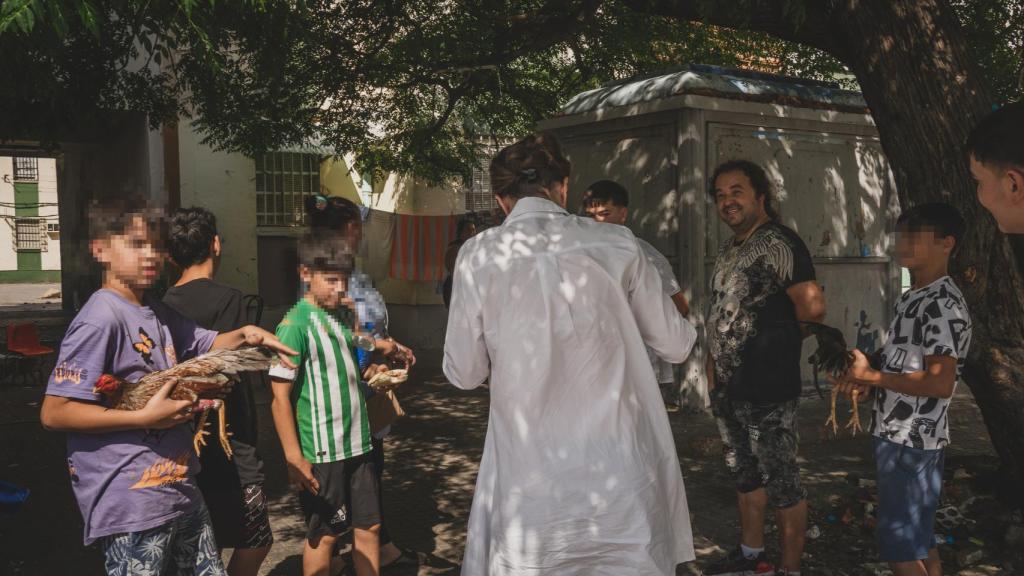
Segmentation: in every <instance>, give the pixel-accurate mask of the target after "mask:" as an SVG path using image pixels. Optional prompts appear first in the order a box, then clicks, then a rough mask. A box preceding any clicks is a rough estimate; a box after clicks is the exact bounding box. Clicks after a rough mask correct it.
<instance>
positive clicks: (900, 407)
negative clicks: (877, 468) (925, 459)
mask: <svg viewBox="0 0 1024 576" xmlns="http://www.w3.org/2000/svg"><path fill="white" fill-rule="evenodd" d="M970 346H971V318H970V315H969V314H968V313H967V304H966V303H965V302H964V297H963V295H962V294H961V293H960V289H959V288H957V287H956V284H954V283H953V280H952V279H951V278H950V277H949V276H943V277H942V278H939V279H938V280H936V281H935V282H932V283H931V284H929V285H927V286H925V287H923V288H919V289H917V290H908V291H907V292H906V293H905V294H903V296H901V297H900V299H899V301H898V302H897V303H896V311H895V315H894V317H893V320H892V325H891V326H890V327H889V334H888V336H887V337H886V343H885V347H884V348H883V349H882V371H883V372H889V373H894V374H907V373H910V372H921V371H923V370H925V368H926V366H925V357H927V356H950V357H953V358H956V375H957V378H959V377H960V375H961V373H962V371H963V367H964V362H965V361H966V360H967V351H968V349H969V348H970ZM875 394H876V396H875V406H874V418H873V421H872V425H871V431H872V433H873V434H874V435H875V436H878V437H879V438H881V439H883V440H888V441H890V442H895V443H897V444H903V445H905V446H913V447H914V448H918V449H923V450H936V449H939V448H942V447H944V446H945V445H946V444H949V402H950V399H949V398H926V397H922V396H910V395H908V394H902V393H899V392H893V391H892V390H885V389H882V388H878V389H877V390H876V391H875Z"/></svg>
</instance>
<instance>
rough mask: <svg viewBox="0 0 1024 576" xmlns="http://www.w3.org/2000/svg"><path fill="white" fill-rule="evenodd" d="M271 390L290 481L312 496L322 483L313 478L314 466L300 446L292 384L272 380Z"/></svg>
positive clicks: (275, 417) (274, 415)
mask: <svg viewBox="0 0 1024 576" xmlns="http://www.w3.org/2000/svg"><path fill="white" fill-rule="evenodd" d="M270 388H271V391H272V392H273V395H274V398H273V400H272V401H271V402H270V413H271V414H272V415H273V417H274V427H275V428H277V437H278V439H279V440H280V441H281V448H282V449H283V450H284V459H285V462H286V463H287V464H288V480H289V481H290V482H291V483H292V484H293V485H295V487H297V488H299V489H300V490H306V491H308V492H310V493H312V494H314V495H315V494H316V493H317V492H319V491H320V483H319V482H317V480H316V478H314V477H313V465H312V464H310V462H309V460H306V458H305V457H304V456H303V455H302V448H301V447H300V446H299V434H298V432H296V430H295V411H294V410H292V400H291V393H292V382H291V381H290V380H281V379H278V378H271V379H270Z"/></svg>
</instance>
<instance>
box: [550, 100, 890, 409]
mask: <svg viewBox="0 0 1024 576" xmlns="http://www.w3.org/2000/svg"><path fill="white" fill-rule="evenodd" d="M541 128H542V129H547V130H551V131H553V132H554V133H556V134H558V135H559V137H560V138H561V139H562V140H563V144H564V146H565V150H566V153H567V155H568V156H569V158H570V160H571V161H572V162H573V174H572V177H571V179H570V195H569V207H570V210H575V209H576V207H578V205H579V199H580V197H581V195H582V193H583V192H584V191H585V190H586V187H587V185H588V184H589V183H591V182H593V181H595V180H599V179H603V178H609V179H612V180H616V181H619V182H620V183H622V184H623V185H624V186H625V187H626V188H627V189H628V190H629V191H630V219H629V226H630V228H632V229H633V231H634V232H635V233H636V234H637V235H638V236H640V237H642V238H644V239H645V240H647V241H649V242H651V243H652V244H653V245H654V246H656V247H657V248H658V249H659V250H661V251H662V253H664V254H665V256H666V257H668V259H669V261H670V262H671V263H672V264H673V266H674V267H675V269H676V274H677V276H678V278H679V280H680V282H681V284H682V285H683V289H684V291H685V292H686V294H687V297H688V298H689V299H690V301H691V307H692V309H693V310H694V313H693V315H692V319H693V320H694V321H695V322H696V323H697V324H698V325H699V328H701V329H703V319H704V315H705V312H706V310H707V305H708V302H707V300H706V297H705V290H706V287H707V286H708V283H709V281H710V273H711V270H712V268H713V265H714V258H715V256H716V254H717V250H718V247H719V246H720V245H721V243H722V241H724V240H725V239H727V238H728V237H729V236H730V235H731V232H730V231H729V229H728V227H726V226H724V225H722V224H720V222H719V220H718V217H717V214H716V212H715V207H714V204H713V202H711V201H710V199H709V196H708V194H707V190H708V186H709V182H708V179H709V177H710V175H711V173H712V172H713V171H714V168H715V166H717V165H718V163H720V162H721V161H724V160H728V159H732V158H740V157H742V158H746V159H749V160H753V161H755V162H758V163H760V164H761V165H762V166H763V167H764V168H765V169H766V170H767V171H768V174H769V176H770V177H771V178H772V179H773V180H774V181H775V183H776V186H777V188H778V199H777V206H778V208H779V212H780V215H781V218H782V221H783V223H785V224H786V225H788V226H790V227H791V228H793V229H794V230H796V231H797V232H798V233H799V234H800V236H801V237H802V238H803V239H804V242H805V243H806V244H807V246H808V249H809V250H810V251H811V254H812V256H813V257H814V263H815V269H816V272H817V276H818V279H819V282H820V283H821V284H822V285H823V286H824V288H825V294H826V299H827V302H828V318H827V320H826V322H827V323H828V324H830V325H833V326H836V327H839V328H841V329H842V330H843V332H844V333H845V335H846V337H847V339H848V341H849V343H850V344H851V345H853V344H856V345H858V346H861V347H865V348H868V349H870V348H872V347H873V346H880V345H881V341H882V338H883V337H884V334H885V330H886V328H887V326H888V322H889V320H890V317H891V308H892V303H893V302H894V301H895V298H896V297H897V296H898V294H899V290H900V282H899V268H898V267H897V266H896V265H895V264H894V263H893V261H892V260H891V258H890V254H891V234H890V233H891V231H892V229H893V227H894V222H895V217H896V215H897V214H898V206H897V201H896V194H895V187H894V185H893V181H892V178H891V175H890V173H889V168H888V164H887V162H886V160H885V157H884V155H883V154H882V151H881V146H880V144H879V141H878V138H877V134H876V131H875V128H874V126H873V124H872V122H871V119H870V117H869V116H866V115H864V114H857V113H848V112H837V111H832V110H819V109H807V108H799V107H795V106H783V105H779V104H765V103H759V102H744V101H739V100H736V99H733V98H714V97H709V96H679V97H674V98H672V99H671V102H668V101H666V100H655V101H652V102H645V103H642V104H638V105H630V106H620V107H615V108H610V109H598V110H591V111H587V112H584V113H581V114H576V115H572V116H562V117H558V118H554V119H552V120H548V121H546V122H544V123H542V125H541ZM815 345H816V343H815V342H814V341H813V339H811V340H808V341H806V342H805V345H804V357H805V358H806V357H807V356H809V355H810V353H811V352H812V351H813V349H814V347H815ZM704 350H705V347H704V345H703V339H701V342H700V344H699V345H698V347H697V348H696V349H695V351H694V354H693V355H692V356H691V359H690V360H689V361H688V363H687V364H686V365H685V366H683V367H682V369H681V371H680V374H679V382H680V386H681V390H682V393H683V397H684V399H685V400H686V402H687V403H688V404H690V405H704V403H705V402H706V400H707V383H706V381H705V376H704V370H703V362H704ZM803 375H804V379H805V384H809V383H810V381H811V378H812V374H811V371H810V369H809V367H807V366H805V368H804V374H803Z"/></svg>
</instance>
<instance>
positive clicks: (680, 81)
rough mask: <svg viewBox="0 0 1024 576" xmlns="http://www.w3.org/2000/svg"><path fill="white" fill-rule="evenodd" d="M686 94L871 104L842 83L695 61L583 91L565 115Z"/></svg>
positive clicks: (834, 105)
mask: <svg viewBox="0 0 1024 576" xmlns="http://www.w3.org/2000/svg"><path fill="white" fill-rule="evenodd" d="M686 94H693V95H701V96H712V97H719V98H729V99H735V100H746V101H753V102H769V103H776V104H783V105H789V106H800V107H807V108H824V109H831V110H844V111H850V112H866V111H867V107H868V106H867V102H865V101H864V97H863V96H862V95H861V93H860V92H856V91H853V90H843V89H840V88H839V87H838V86H837V85H830V84H826V83H823V82H818V81H814V80H804V79H800V78H788V77H784V76H774V75H771V74H762V73H758V72H751V71H746V70H733V69H729V68H720V67H717V66H704V65H690V66H687V67H686V68H684V69H683V70H680V71H678V72H673V73H671V74H664V75H661V76H654V77H651V78H645V79H642V80H635V81H626V82H619V83H615V84H611V85H606V86H602V87H600V88H596V89H594V90H588V91H586V92H581V93H579V94H577V95H576V96H574V97H573V98H572V99H571V100H569V101H568V102H566V104H565V105H564V106H562V111H561V115H562V116H569V115H573V114H581V113H584V112H590V111H594V110H600V109H605V108H614V107H616V106H628V105H631V104H637V103H641V102H650V101H653V100H661V99H666V98H671V97H673V96H681V95H686Z"/></svg>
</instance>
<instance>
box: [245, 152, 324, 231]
mask: <svg viewBox="0 0 1024 576" xmlns="http://www.w3.org/2000/svg"><path fill="white" fill-rule="evenodd" d="M319 192H320V157H319V156H317V155H316V154H301V153H297V152H271V153H268V154H263V155H261V156H258V157H257V158H256V225H257V226H303V225H305V224H306V213H305V210H304V209H303V199H304V198H305V197H306V196H309V195H310V194H318V193H319Z"/></svg>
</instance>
